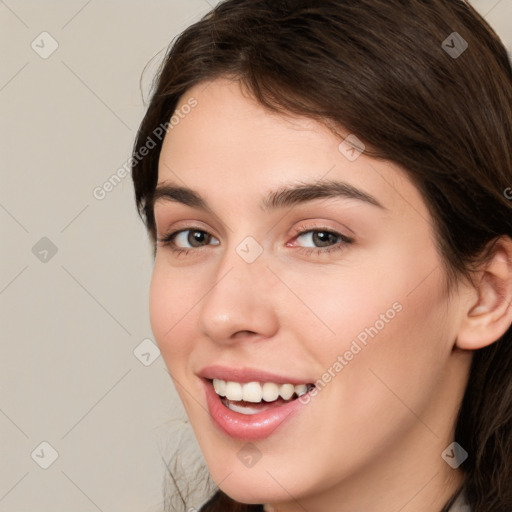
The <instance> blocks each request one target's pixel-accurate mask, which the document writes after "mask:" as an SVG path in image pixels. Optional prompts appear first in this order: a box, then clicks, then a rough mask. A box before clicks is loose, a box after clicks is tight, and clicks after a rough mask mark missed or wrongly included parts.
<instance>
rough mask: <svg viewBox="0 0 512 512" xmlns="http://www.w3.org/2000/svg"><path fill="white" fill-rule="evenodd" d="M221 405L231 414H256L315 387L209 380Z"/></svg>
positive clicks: (295, 398)
mask: <svg viewBox="0 0 512 512" xmlns="http://www.w3.org/2000/svg"><path fill="white" fill-rule="evenodd" d="M210 383H211V385H213V388H214V390H215V393H217V395H218V396H219V397H220V400H221V403H222V404H223V405H224V406H225V407H227V408H228V409H229V410H231V411H233V412H237V413H240V414H245V415H253V414H258V413H261V412H263V411H266V410H268V409H273V408H275V407H279V406H281V405H284V404H287V403H290V402H293V401H294V400H297V398H299V397H301V396H302V395H304V394H306V393H307V392H308V391H310V390H311V389H313V388H314V387H315V385H314V384H297V385H294V384H276V383H274V382H243V383H242V382H235V381H225V380H222V379H213V380H210Z"/></svg>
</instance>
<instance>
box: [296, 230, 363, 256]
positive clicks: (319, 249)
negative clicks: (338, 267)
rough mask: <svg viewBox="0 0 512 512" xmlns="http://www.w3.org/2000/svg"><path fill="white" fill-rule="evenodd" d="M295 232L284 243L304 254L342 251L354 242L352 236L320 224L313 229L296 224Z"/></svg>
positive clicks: (319, 254)
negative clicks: (288, 240)
mask: <svg viewBox="0 0 512 512" xmlns="http://www.w3.org/2000/svg"><path fill="white" fill-rule="evenodd" d="M296 233H297V234H296V235H295V237H294V238H293V240H291V241H290V242H288V243H287V244H286V245H287V246H288V247H293V248H294V249H295V250H296V251H297V252H298V253H301V254H305V255H306V256H322V255H327V254H329V253H333V252H336V251H342V250H344V249H346V248H347V246H349V245H351V244H353V243H354V240H353V239H352V238H349V237H348V236H345V235H342V234H341V233H338V232H337V231H333V230H332V229H327V228H324V227H321V226H318V227H316V228H315V229H313V228H312V227H311V226H308V227H306V226H298V227H297V228H296Z"/></svg>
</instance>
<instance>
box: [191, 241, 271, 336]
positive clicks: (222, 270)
mask: <svg viewBox="0 0 512 512" xmlns="http://www.w3.org/2000/svg"><path fill="white" fill-rule="evenodd" d="M229 253H230V254H226V255H225V256H224V257H223V259H222V261H221V262H220V263H219V265H218V266H217V268H216V269H215V272H213V273H212V276H211V284H210V287H209V291H208V292H207V293H206V296H205V297H204V299H203V300H202V301H201V309H200V319H199V322H200V328H201V330H202V332H203V334H205V335H206V336H207V337H208V338H210V339H211V340H213V341H214V342H216V343H222V344H230V343H234V342H238V341H240V340H241V339H251V340H254V341H256V340H259V339H264V338H270V337H272V336H273V335H274V334H275V333H276V332H277V330H278V328H279V322H278V315H277V308H276V307H275V302H274V301H275V300H276V298H275V295H274V294H273V293H272V288H273V285H274V284H275V283H274V282H273V281H274V280H275V278H274V276H273V274H272V273H271V272H270V271H269V270H268V268H267V267H266V264H265V261H264V258H263V257H260V258H259V259H258V260H256V261H255V262H252V263H248V262H246V261H244V260H243V259H242V258H241V257H240V256H239V255H238V254H237V253H236V251H235V250H231V251H229Z"/></svg>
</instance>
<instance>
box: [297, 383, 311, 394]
mask: <svg viewBox="0 0 512 512" xmlns="http://www.w3.org/2000/svg"><path fill="white" fill-rule="evenodd" d="M307 391H308V387H307V386H306V384H299V385H298V386H295V393H297V396H302V395H303V394H304V393H307Z"/></svg>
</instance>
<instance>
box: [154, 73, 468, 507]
mask: <svg viewBox="0 0 512 512" xmlns="http://www.w3.org/2000/svg"><path fill="white" fill-rule="evenodd" d="M185 105H189V107H190V105H193V106H192V107H190V108H189V107H184V106H185ZM177 113H178V114H179V115H177V116H176V117H175V118H174V123H173V124H171V129H170V130H169V132H168V133H167V135H166V138H165V141H164V145H163V148H162V153H161V156H160V163H159V174H158V187H157V189H158V192H157V195H156V201H155V218H156V225H157V234H158V237H159V239H167V241H166V242H158V248H157V252H156V260H155V266H154V272H153V278H152V283H151V300H150V309H151V323H152V328H153V332H154V335H155V338H156V340H157V343H158V345H159V347H160V349H161V352H162V356H163V358H164V360H165V363H166V365H167V367H168V369H169V372H170V374H171V376H172V378H173V379H174V382H175V384H176V387H177V390H178V392H179V395H180V397H181V399H182V401H183V404H184V406H185V409H186V411H187V414H188V416H189V419H190V422H191V424H192V427H193V429H194V432H195V434H196V437H197V439H198V442H199V445H200V447H201V450H202V452H203V454H204V456H205V459H206V462H207V464H208V466H209V469H210V471H211V474H212V476H213V478H214V480H215V481H216V482H217V483H218V484H219V486H220V487H221V488H222V489H223V490H224V491H225V492H226V493H228V494H229V495H231V496H232V497H233V498H235V499H237V500H239V501H244V502H253V503H262V502H266V503H267V502H268V503H283V504H284V503H285V502H289V503H293V502H294V500H298V501H299V502H300V503H304V504H306V503H312V501H310V500H316V503H320V502H321V500H324V498H325V499H326V500H327V501H325V500H324V502H325V503H326V504H327V503H328V500H329V498H328V496H331V497H332V496H335V495H336V493H337V495H341V494H340V493H341V492H343V496H344V498H345V499H347V500H349V499H350V496H351V495H352V494H355V493H356V492H358V489H365V488H367V486H366V487H365V485H366V484H368V483H369V482H370V481H372V479H373V482H374V483H373V489H374V496H373V499H377V498H378V497H379V496H381V497H382V496H383V493H384V492H385V490H386V489H388V488H389V487H390V486H392V484H391V482H393V480H394V479H395V478H396V479H400V481H402V482H406V481H408V482H410V486H409V487H410V493H409V497H410V496H412V495H413V494H414V493H415V492H416V493H420V492H421V489H422V488H424V487H425V486H426V485H427V482H428V481H430V480H432V479H434V481H435V479H438V478H441V477H443V478H444V477H445V476H446V471H452V470H451V469H450V468H449V467H448V465H447V464H446V463H445V462H444V461H443V460H442V458H441V452H442V451H443V450H444V449H445V448H446V446H447V445H448V444H449V442H450V439H451V435H452V427H453V424H454V421H455V416H454V414H455V410H456V407H457V405H458V402H459V400H460V398H461V396H462V392H463V389H464V384H465V382H463V380H464V379H463V378H462V377H461V376H462V375H464V371H465V370H467V360H466V359H464V357H465V356H463V355H460V354H458V352H457V351H453V347H454V342H455V339H456V336H457V326H458V323H457V322H458V320H459V319H460V315H459V311H458V309H457V303H456V302H455V301H453V300H449V297H448V294H447V291H446V288H445V286H444V284H443V283H444V281H443V275H444V274H443V270H442V264H441V259H440V256H439V254H438V252H437V251H436V247H435V242H434V236H433V231H432V226H431V221H430V219H431V218H430V215H429V213H428V211H427V208H426V206H425V203H424V201H423V200H422V197H421V195H420V194H419V192H418V190H417V189H416V188H415V187H414V186H413V185H412V183H411V182H410V181H409V179H408V178H407V177H406V175H405V173H404V172H403V170H401V169H400V168H399V167H397V166H396V165H393V164H391V163H389V162H385V161H378V160H375V159H373V158H370V157H368V156H367V155H365V154H364V153H362V154H359V151H358V150H357V149H354V148H352V149H351V146H350V143H349V142H343V141H344V139H345V137H346V136H348V135H349V134H348V133H345V134H343V135H342V136H337V135H335V134H334V133H333V132H331V131H330V130H329V129H327V128H326V127H325V126H324V125H323V124H320V123H318V122H316V121H313V120H311V119H305V118H293V119H292V118H289V117H287V118H285V117H283V116H279V115H277V114H275V113H270V112H269V111H267V110H265V109H264V108H263V107H261V106H260V105H259V104H257V103H256V102H255V101H254V100H253V99H251V98H250V97H249V96H248V95H247V93H244V92H242V90H241V89H240V87H239V85H238V84H237V83H236V82H228V81H225V80H216V81H213V82H211V83H209V84H208V85H206V84H200V85H198V86H196V87H194V88H193V89H191V90H190V91H189V92H188V93H187V94H185V96H184V97H183V98H182V100H181V102H180V104H179V105H178V109H177ZM350 140H352V141H354V142H355V144H356V146H358V144H359V143H358V142H357V140H356V139H353V138H351V137H349V141H350ZM340 144H341V145H340ZM358 147H359V146H358ZM359 149H362V148H360V147H359ZM173 233H177V234H175V235H174V236H171V237H169V235H171V234H173ZM213 379H216V381H215V386H216V388H217V390H218V391H219V393H220V394H223V395H227V398H226V397H224V398H221V396H220V395H219V394H217V393H216V391H215V390H214V386H213V383H212V381H213ZM244 384H248V385H246V386H244ZM263 384H265V385H263ZM310 384H315V388H314V389H312V390H311V391H309V392H308V393H307V394H306V395H303V396H301V398H300V400H299V399H296V396H297V395H296V393H299V394H300V393H302V392H303V390H304V386H301V385H306V386H308V389H310V387H311V386H309V385H310ZM294 386H298V387H297V388H295V387H294ZM278 393H279V398H277V399H276V396H277V395H278ZM292 393H294V394H292ZM290 395H291V397H290ZM244 397H245V398H246V400H244V401H242V402H241V401H240V399H241V398H244ZM384 474H385V475H386V476H385V477H383V475H384ZM430 485H433V484H430ZM379 493H380V494H379ZM371 496H372V494H371V493H369V495H368V500H371V499H372V498H371ZM372 503H373V502H372ZM403 504H404V503H403V501H400V499H397V505H403ZM398 508H400V506H398V507H397V509H398ZM284 509H286V508H284ZM288 509H289V510H294V508H293V506H291V505H290V507H289V508H288ZM288 509H286V510H288ZM315 510H320V508H318V509H315ZM331 510H333V509H332V508H331ZM382 510H384V508H383V509H382ZM406 510H410V509H409V508H407V509H406ZM421 510H423V509H421Z"/></svg>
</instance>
